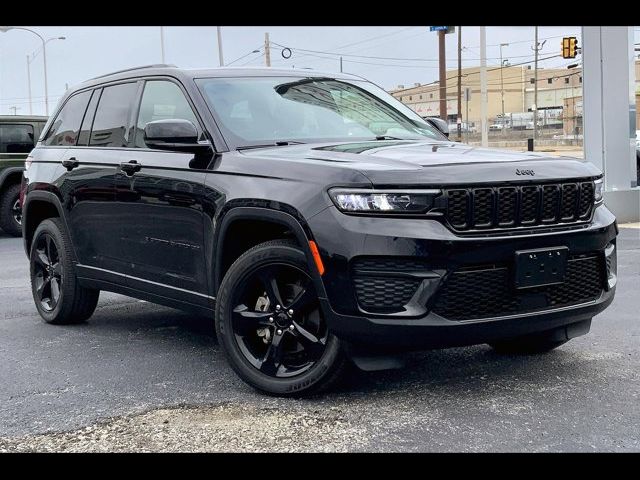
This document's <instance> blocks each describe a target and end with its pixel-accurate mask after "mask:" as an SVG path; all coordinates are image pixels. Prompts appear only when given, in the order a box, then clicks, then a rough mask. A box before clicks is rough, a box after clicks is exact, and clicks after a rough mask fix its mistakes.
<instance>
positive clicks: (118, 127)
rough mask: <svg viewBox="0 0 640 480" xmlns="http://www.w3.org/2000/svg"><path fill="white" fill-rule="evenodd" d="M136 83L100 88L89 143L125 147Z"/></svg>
mask: <svg viewBox="0 0 640 480" xmlns="http://www.w3.org/2000/svg"><path fill="white" fill-rule="evenodd" d="M137 90H138V86H137V84H136V83H123V84H120V85H114V86H112V87H105V88H104V89H103V90H102V96H101V97H100V103H99V104H98V109H97V110H96V116H95V119H94V120H93V129H92V130H91V141H90V145H95V146H100V147H126V146H128V143H129V136H128V127H129V118H130V116H131V109H132V107H133V103H134V100H135V97H136V92H137Z"/></svg>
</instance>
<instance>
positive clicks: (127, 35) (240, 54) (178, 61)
mask: <svg viewBox="0 0 640 480" xmlns="http://www.w3.org/2000/svg"><path fill="white" fill-rule="evenodd" d="M27 28H31V29H33V30H35V31H37V32H38V33H39V34H40V35H42V36H43V37H44V38H45V39H48V38H52V37H61V36H64V37H65V40H52V41H50V42H48V43H47V74H48V86H49V88H48V90H49V111H50V113H52V112H53V110H54V108H55V106H56V104H57V102H58V100H59V98H60V97H61V96H62V95H63V93H64V92H65V90H66V85H69V86H70V87H71V86H73V85H75V84H78V83H80V82H82V81H84V80H87V79H89V78H92V77H95V76H97V75H102V74H105V73H109V72H112V71H115V70H119V69H123V68H129V67H134V66H139V65H147V64H151V63H160V62H161V59H162V57H161V55H162V54H161V42H160V38H161V37H160V27H64V26H61V27H53V26H51V27H27ZM456 28H457V27H456ZM163 31H164V46H165V62H166V63H172V64H175V65H177V66H179V67H184V68H208V67H217V66H218V65H219V58H218V41H217V33H216V27H215V26H214V27H171V26H166V27H164V28H163ZM265 32H269V35H270V40H271V42H272V43H271V46H272V48H271V59H272V66H274V67H283V68H312V69H314V70H321V71H328V72H337V71H339V69H340V61H339V56H340V55H343V71H345V72H347V73H354V74H357V75H360V76H363V77H365V78H367V79H369V80H371V81H373V82H375V83H377V84H378V85H380V86H381V87H383V88H385V89H391V88H395V87H397V86H398V85H405V86H411V85H413V84H414V83H416V82H420V83H428V82H432V81H434V80H437V78H438V39H437V34H436V33H435V32H430V31H429V27H428V26H422V27H270V26H264V27H255V26H252V27H222V45H223V57H224V61H225V64H230V63H231V62H234V63H233V66H241V65H246V66H263V65H264V62H265V57H264V34H265ZM538 35H539V40H540V41H541V42H542V41H543V40H546V43H545V44H544V46H543V48H542V50H541V52H540V58H544V57H548V56H550V55H557V54H559V53H560V43H561V37H562V36H569V35H575V36H577V37H578V39H579V44H580V43H581V42H580V27H576V26H573V27H571V26H568V27H539V34H538ZM639 36H640V29H636V37H637V38H638V37H639ZM457 37H458V35H457V32H456V33H455V34H449V35H447V36H446V57H447V67H448V68H457ZM533 39H534V27H487V64H488V65H489V66H492V65H493V66H496V65H499V64H500V59H499V57H500V47H499V44H500V43H508V44H509V45H508V46H504V47H503V48H502V52H503V58H507V59H508V60H509V62H510V63H511V64H516V63H520V62H529V61H533V51H532V46H533ZM462 45H463V52H462V59H463V62H462V64H463V67H464V66H474V65H478V64H479V58H480V50H479V45H480V29H479V27H472V26H465V27H463V28H462ZM40 47H41V42H40V39H39V38H38V37H37V36H35V35H33V34H32V33H29V32H26V31H22V30H10V31H8V32H5V33H0V114H3V115H4V114H13V113H14V109H13V108H11V107H16V110H15V112H17V114H19V115H20V114H23V115H24V114H29V113H30V112H29V94H28V81H27V55H32V54H33V53H36V54H37V55H36V56H35V58H33V61H32V62H31V63H30V68H31V92H32V108H33V114H44V112H45V102H44V74H43V61H42V57H43V56H42V51H41V49H40ZM283 47H287V48H289V49H290V50H291V57H290V58H288V59H285V58H283V56H282V53H283ZM39 49H40V51H38V50H39ZM253 50H259V52H258V53H252V51H253ZM284 53H285V54H286V53H288V50H284ZM370 57H376V58H370ZM381 57H382V58H381ZM570 63H575V61H573V60H565V59H562V58H561V57H560V58H557V57H556V58H551V59H548V60H544V61H541V62H540V67H561V66H566V65H568V64H570Z"/></svg>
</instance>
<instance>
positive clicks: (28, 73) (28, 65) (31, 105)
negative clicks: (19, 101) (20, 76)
mask: <svg viewBox="0 0 640 480" xmlns="http://www.w3.org/2000/svg"><path fill="white" fill-rule="evenodd" d="M27 87H28V89H29V115H33V102H32V101H31V61H30V60H29V55H27Z"/></svg>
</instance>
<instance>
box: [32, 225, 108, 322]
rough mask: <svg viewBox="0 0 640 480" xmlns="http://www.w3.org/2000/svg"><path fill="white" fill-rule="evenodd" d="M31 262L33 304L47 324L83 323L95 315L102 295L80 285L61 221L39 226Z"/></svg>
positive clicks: (34, 237)
mask: <svg viewBox="0 0 640 480" xmlns="http://www.w3.org/2000/svg"><path fill="white" fill-rule="evenodd" d="M29 262H30V273H31V292H32V294H33V300H34V302H35V304H36V308H37V309H38V313H39V314H40V316H41V317H42V319H43V320H44V321H45V322H47V323H51V324H54V325H68V324H74V323H82V322H84V321H85V320H87V319H88V318H89V317H90V316H91V315H92V314H93V312H94V310H95V309H96V305H97V304H98V297H99V296H100V291H99V290H93V289H89V288H84V287H82V286H81V285H80V284H79V283H78V280H77V278H76V272H75V265H74V264H73V258H72V256H71V244H70V241H69V237H68V236H67V235H66V232H65V230H64V226H63V224H62V222H61V221H60V219H59V218H49V219H47V220H44V221H43V222H42V223H41V224H40V225H38V228H36V231H35V233H34V235H33V241H32V243H31V253H30V255H29Z"/></svg>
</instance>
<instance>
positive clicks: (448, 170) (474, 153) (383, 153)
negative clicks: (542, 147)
mask: <svg viewBox="0 0 640 480" xmlns="http://www.w3.org/2000/svg"><path fill="white" fill-rule="evenodd" d="M243 153H245V154H247V155H251V156H253V155H258V156H260V157H269V158H274V159H275V158H279V159H282V160H295V159H299V160H300V161H305V162H313V163H316V162H317V163H320V164H322V163H324V164H331V165H332V166H333V167H337V166H342V167H344V168H348V169H355V170H358V171H359V172H361V173H362V174H364V175H365V176H366V177H367V178H369V180H371V182H372V183H373V184H374V185H392V184H396V185H397V184H407V185H429V184H432V185H446V184H451V185H454V184H461V183H493V182H523V181H525V182H527V181H535V180H545V181H546V180H555V179H567V178H585V177H594V176H598V175H600V173H601V172H600V171H599V170H598V169H597V168H596V167H595V166H593V165H592V164H590V163H588V162H585V161H583V160H582V159H579V158H572V157H550V156H548V155H544V154H542V153H536V152H514V151H510V150H496V149H488V148H479V147H472V146H469V145H465V144H462V143H454V142H445V141H433V140H430V141H414V140H379V141H370V142H348V143H331V144H304V145H291V146H285V147H273V148H264V149H262V148H261V149H256V150H247V151H245V152H243Z"/></svg>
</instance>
